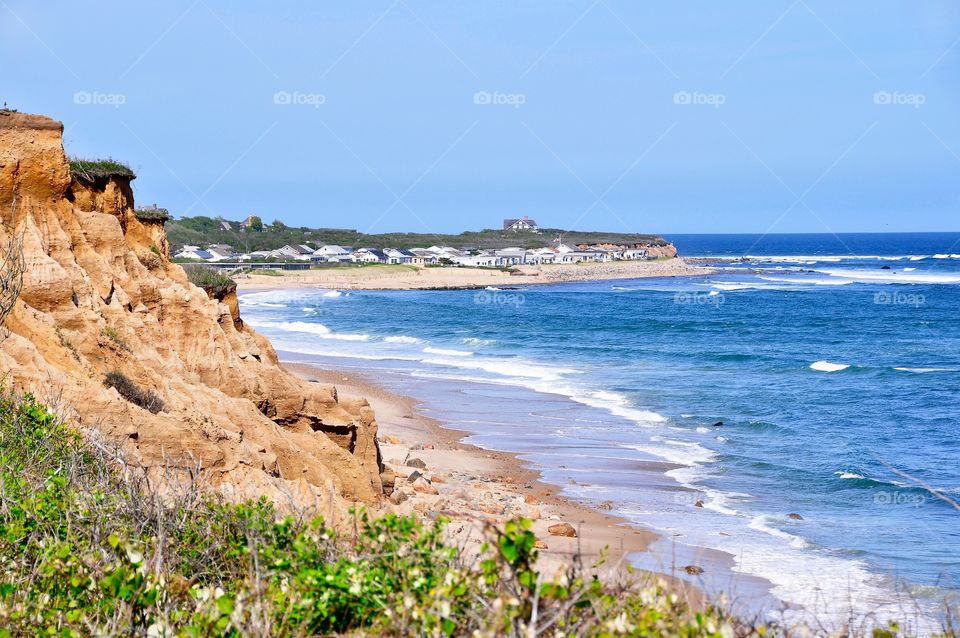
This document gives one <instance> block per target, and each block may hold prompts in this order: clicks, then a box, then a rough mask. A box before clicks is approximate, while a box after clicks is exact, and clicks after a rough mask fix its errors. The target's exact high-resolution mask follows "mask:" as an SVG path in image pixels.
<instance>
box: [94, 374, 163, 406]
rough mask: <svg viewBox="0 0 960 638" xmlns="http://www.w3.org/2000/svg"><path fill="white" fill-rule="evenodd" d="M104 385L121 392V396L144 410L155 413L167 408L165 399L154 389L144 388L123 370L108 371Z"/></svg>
mask: <svg viewBox="0 0 960 638" xmlns="http://www.w3.org/2000/svg"><path fill="white" fill-rule="evenodd" d="M103 385H105V386H106V387H108V388H113V389H115V390H116V391H117V392H119V393H120V396H122V397H123V398H124V399H126V400H127V401H129V402H130V403H132V404H134V405H136V406H139V407H141V408H143V409H144V410H149V411H150V412H152V413H153V414H157V413H158V412H163V411H164V410H165V409H166V405H165V404H164V402H163V399H161V398H160V396H159V395H158V394H157V393H155V392H154V391H153V390H144V389H143V388H141V387H140V386H138V385H137V384H136V383H134V382H133V381H131V380H130V378H129V377H127V375H125V374H123V373H122V372H118V371H116V370H114V371H113V372H108V373H107V376H106V378H105V379H104V382H103Z"/></svg>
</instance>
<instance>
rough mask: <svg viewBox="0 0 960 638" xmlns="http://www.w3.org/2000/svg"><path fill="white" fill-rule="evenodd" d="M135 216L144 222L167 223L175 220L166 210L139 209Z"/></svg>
mask: <svg viewBox="0 0 960 638" xmlns="http://www.w3.org/2000/svg"><path fill="white" fill-rule="evenodd" d="M133 214H134V215H136V217H137V219H139V220H140V221H143V222H166V221H169V220H171V219H173V216H172V215H171V214H170V211H168V210H167V209H166V208H138V209H137V210H135V211H134V213H133Z"/></svg>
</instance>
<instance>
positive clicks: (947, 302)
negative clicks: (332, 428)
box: [241, 233, 960, 631]
mask: <svg viewBox="0 0 960 638" xmlns="http://www.w3.org/2000/svg"><path fill="white" fill-rule="evenodd" d="M667 238H668V239H670V240H671V241H673V242H675V244H676V245H677V247H678V249H679V250H680V253H681V255H683V256H685V257H701V258H704V259H705V260H707V261H708V262H710V263H712V264H713V265H714V266H715V267H716V268H718V269H719V271H718V273H717V274H711V275H704V276H697V277H685V278H665V279H639V280H618V281H605V282H583V283H566V284H555V285H544V286H528V287H521V288H517V289H502V290H494V289H487V290H479V291H477V290H465V291H385V292H380V291H350V292H346V291H319V290H303V291H270V292H259V293H251V294H246V295H243V296H242V297H241V307H242V312H243V316H244V318H245V320H246V321H248V322H249V323H250V324H251V325H253V326H254V327H255V328H257V329H258V330H260V331H261V332H263V333H264V334H266V335H267V336H269V337H270V338H271V340H272V341H273V343H274V345H275V346H276V347H277V349H278V351H280V353H281V356H282V358H284V359H285V360H287V361H299V362H307V363H315V364H318V365H320V366H323V367H334V368H350V369H351V370H354V371H358V372H366V373H368V374H369V375H370V376H371V377H373V378H374V379H375V380H377V381H379V382H380V383H382V384H383V385H384V386H386V387H387V388H389V389H391V390H393V391H396V392H398V393H401V394H407V395H410V396H413V397H415V398H417V399H419V400H421V401H422V402H423V403H422V409H423V411H424V412H425V413H426V414H428V415H429V416H432V417H435V418H437V419H440V420H441V421H443V422H445V423H447V424H449V425H450V426H451V427H453V428H456V429H460V430H465V431H467V432H470V433H471V434H470V437H469V438H468V441H469V442H470V443H473V444H475V445H478V446H481V447H486V448H490V449H497V450H505V451H511V452H515V453H518V454H519V455H520V457H521V458H522V459H524V460H525V461H527V462H528V463H530V464H531V465H532V466H533V467H535V468H536V469H538V470H540V471H541V472H542V473H543V476H544V480H545V481H547V482H550V483H553V484H556V485H558V486H561V487H562V489H563V493H564V494H565V495H566V496H568V497H570V498H572V499H575V500H578V501H582V502H586V503H591V504H594V505H599V504H601V503H608V504H609V505H610V506H612V513H615V514H618V515H619V516H621V517H624V518H625V519H627V520H629V521H631V522H633V523H635V524H636V525H638V526H642V527H647V528H650V529H653V530H655V531H658V532H660V533H661V535H662V540H661V541H659V542H658V543H657V544H655V546H654V548H653V551H652V552H651V553H650V554H649V555H647V556H641V557H637V558H636V560H637V563H638V564H639V565H641V566H644V567H656V568H659V569H669V570H672V569H673V568H674V567H675V565H678V564H679V565H684V564H688V563H689V562H696V561H699V562H697V564H701V565H706V567H705V572H704V574H703V575H700V576H697V577H695V578H693V580H694V581H695V582H698V583H699V584H701V585H702V586H704V587H706V588H707V589H709V590H711V591H714V592H717V591H721V590H722V591H727V592H731V591H732V592H733V593H734V594H737V593H738V591H739V590H740V589H744V590H746V589H750V587H749V586H748V583H751V582H754V580H755V577H756V578H760V579H763V580H764V581H767V582H769V585H770V586H769V589H770V593H771V594H772V596H773V597H775V598H776V599H777V600H778V601H782V602H783V603H786V604H787V605H789V607H790V609H791V610H790V611H787V612H780V613H785V614H786V615H787V616H788V617H789V616H791V615H796V616H804V615H807V616H808V617H809V615H810V614H814V615H816V617H817V618H819V619H821V620H828V621H831V622H842V621H843V620H844V619H846V618H847V617H848V616H851V615H852V616H854V617H863V616H865V615H874V616H875V617H877V618H880V619H883V618H885V617H902V616H903V615H904V614H908V615H911V617H914V616H915V617H914V620H915V621H917V622H918V623H919V626H920V629H921V631H924V627H925V626H928V625H925V623H926V622H927V621H928V620H929V621H932V622H933V624H934V625H935V624H936V622H937V621H938V614H939V613H940V612H941V610H942V609H943V605H944V600H945V599H952V600H953V601H954V602H956V594H957V592H958V591H960V511H958V510H957V509H955V508H954V506H953V505H952V504H951V503H950V502H948V501H950V500H953V501H956V500H960V439H958V434H960V233H916V234H897V235H893V234H875V235H874V234H850V235H839V236H834V235H769V236H765V237H763V236H757V235H672V236H671V235H668V236H667ZM700 548H708V549H710V550H714V551H713V552H710V553H708V554H707V553H704V552H703V551H701V549H700ZM718 556H719V557H721V558H717V557H718ZM711 557H712V558H711ZM705 561H707V562H706V563H705ZM710 561H712V562H710ZM758 600H762V603H761V602H756V603H754V608H756V607H757V606H758V605H761V604H762V605H763V606H764V607H765V608H766V609H767V610H773V609H774V608H775V607H776V606H777V603H775V602H772V599H771V598H763V599H758Z"/></svg>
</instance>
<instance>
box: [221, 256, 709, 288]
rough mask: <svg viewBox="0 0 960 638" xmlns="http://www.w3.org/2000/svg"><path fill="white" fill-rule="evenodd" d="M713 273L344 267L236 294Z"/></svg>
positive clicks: (258, 277)
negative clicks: (305, 289) (289, 290)
mask: <svg viewBox="0 0 960 638" xmlns="http://www.w3.org/2000/svg"><path fill="white" fill-rule="evenodd" d="M714 272H716V271H714V270H713V269H710V268H704V267H698V266H691V265H690V264H688V263H687V262H686V261H684V260H683V259H681V258H679V257H673V258H670V259H664V260H656V261H618V262H608V263H585V264H548V265H541V266H530V265H524V266H516V267H514V271H513V272H507V271H503V270H499V269H492V268H467V267H454V266H448V267H430V268H427V267H422V266H411V265H382V264H381V265H360V264H356V265H344V266H341V267H337V268H317V269H310V270H290V271H282V272H281V273H280V274H275V275H264V274H253V275H249V274H247V275H241V276H238V277H237V278H236V280H237V286H238V290H239V291H240V292H252V291H262V290H270V289H275V288H329V289H340V290H471V289H479V288H487V287H506V288H509V287H513V286H530V285H544V284H557V283H565V282H573V281H610V280H616V279H642V278H646V277H692V276H702V275H710V274H713V273H714Z"/></svg>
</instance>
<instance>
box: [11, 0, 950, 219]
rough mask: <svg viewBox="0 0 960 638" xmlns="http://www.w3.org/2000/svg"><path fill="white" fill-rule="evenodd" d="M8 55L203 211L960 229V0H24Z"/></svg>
mask: <svg viewBox="0 0 960 638" xmlns="http://www.w3.org/2000/svg"><path fill="white" fill-rule="evenodd" d="M0 59H2V60H3V63H2V64H0V100H3V101H5V102H6V103H7V105H8V107H9V108H15V109H18V110H20V111H24V112H30V113H42V114H45V115H49V116H51V117H53V118H56V119H58V120H61V121H63V122H64V125H65V127H66V128H65V133H64V145H65V148H66V150H67V152H68V153H69V154H70V155H72V156H79V157H87V158H99V157H112V158H114V159H117V160H121V161H124V162H126V163H128V164H129V165H130V166H131V167H132V168H133V169H134V170H135V171H136V172H137V174H138V178H137V180H136V181H135V182H134V192H135V196H136V198H137V203H138V204H151V203H156V204H158V205H160V206H162V207H165V208H167V209H169V210H170V211H171V212H172V213H173V214H174V215H176V216H178V217H180V216H184V215H191V216H192V215H208V216H223V217H226V218H228V219H242V218H244V217H246V216H247V215H250V214H255V215H260V216H261V217H263V218H264V219H265V220H268V221H269V220H274V219H280V220H282V221H283V222H285V223H287V224H288V225H294V226H301V225H305V226H311V227H337V228H353V229H357V230H360V231H363V232H391V231H409V232H428V231H429V232H461V231H464V230H478V229H482V228H491V227H499V226H500V224H501V222H502V219H503V218H507V217H510V218H513V217H520V216H523V215H529V216H531V217H533V218H534V219H536V220H537V221H538V222H539V223H540V225H541V226H545V227H559V228H567V229H576V230H609V231H618V232H656V233H665V234H669V233H697V232H701V233H720V232H731V233H733V232H756V233H769V232H773V233H786V232H830V233H842V232H866V231H876V232H885V231H890V232H904V231H938V230H939V231H956V230H960V215H958V212H960V118H958V117H957V114H958V112H960V111H958V107H960V82H958V79H960V4H958V3H957V2H956V1H955V0H923V1H922V2H916V0H912V1H907V0H903V1H893V0H870V1H861V0H850V1H845V2H836V1H835V0H833V1H828V0H765V1H762V2H761V1H759V0H754V1H752V2H745V1H738V0H730V1H727V2H722V3H718V2H708V1H706V0H701V1H696V2H691V1H686V0H676V1H674V2H657V3H652V2H640V1H638V0H487V1H480V0H478V1H474V2H453V1H451V0H369V1H367V0H358V1H356V2H328V1H316V0H315V1H307V0H289V1H275V2H270V3H267V2H252V1H249V0H231V1H226V0H224V1H219V0H183V1H178V0H174V1H167V2H162V3H131V2H112V1H102V2H101V1H98V0H93V1H92V2H86V3H76V2H65V1H59V0H46V1H44V2H36V1H27V0H0Z"/></svg>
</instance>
